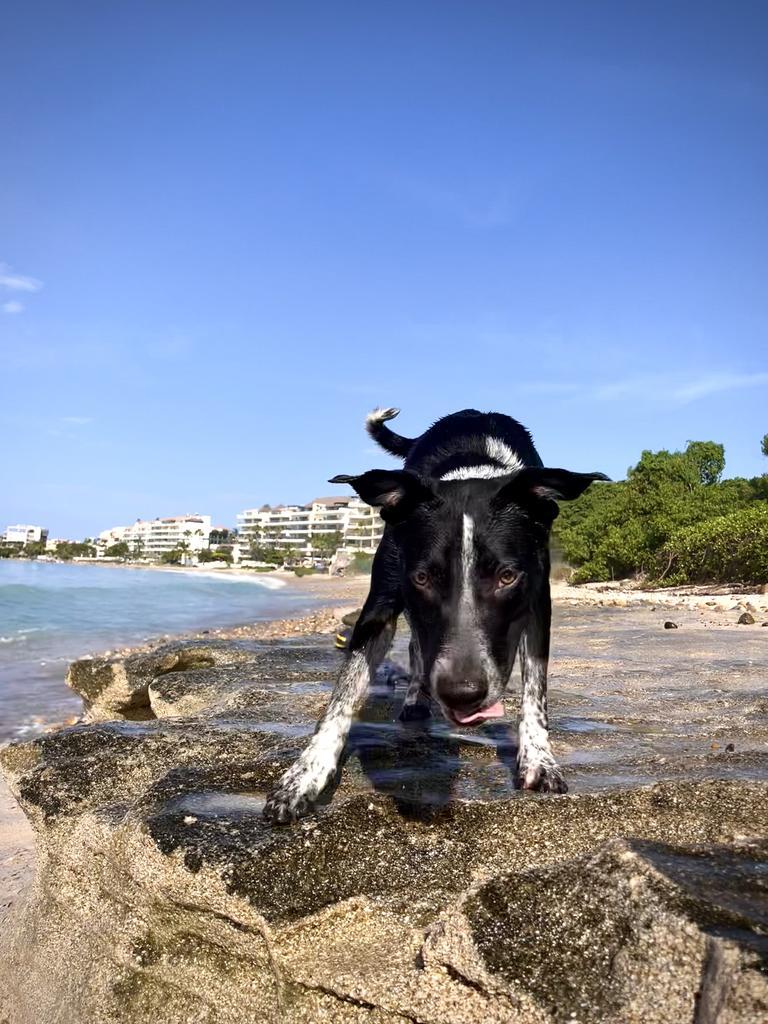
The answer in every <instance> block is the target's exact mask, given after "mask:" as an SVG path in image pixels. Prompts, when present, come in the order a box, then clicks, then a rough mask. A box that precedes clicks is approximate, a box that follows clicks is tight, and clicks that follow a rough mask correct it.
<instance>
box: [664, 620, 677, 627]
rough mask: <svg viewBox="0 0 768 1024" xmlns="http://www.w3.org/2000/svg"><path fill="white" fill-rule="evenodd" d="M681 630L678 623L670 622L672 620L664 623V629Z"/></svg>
mask: <svg viewBox="0 0 768 1024" xmlns="http://www.w3.org/2000/svg"><path fill="white" fill-rule="evenodd" d="M679 628H680V627H679V626H678V624H677V623H676V622H672V621H670V619H667V621H666V622H665V623H664V629H679Z"/></svg>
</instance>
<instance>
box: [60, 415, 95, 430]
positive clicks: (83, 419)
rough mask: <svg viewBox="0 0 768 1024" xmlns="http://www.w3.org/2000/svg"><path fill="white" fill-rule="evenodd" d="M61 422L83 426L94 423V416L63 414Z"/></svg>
mask: <svg viewBox="0 0 768 1024" xmlns="http://www.w3.org/2000/svg"><path fill="white" fill-rule="evenodd" d="M61 422H62V423H70V424H72V425H73V426H77V427H83V426H85V425H86V424H87V423H93V417H92V416H62V417H61Z"/></svg>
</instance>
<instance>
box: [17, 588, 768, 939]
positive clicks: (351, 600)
mask: <svg viewBox="0 0 768 1024" xmlns="http://www.w3.org/2000/svg"><path fill="white" fill-rule="evenodd" d="M279 577H280V579H282V580H283V581H284V582H285V584H286V586H289V587H295V588H297V589H300V590H301V591H302V592H304V593H306V594H308V595H312V597H313V598H315V599H318V600H319V601H320V602H321V603H320V605H319V607H318V608H317V609H316V610H315V611H313V612H312V613H311V614H309V615H306V616H303V617H301V618H296V619H281V620H275V621H269V622H259V623H255V624H243V625H241V626H235V627H226V628H222V629H212V630H206V631H203V632H200V633H196V634H190V635H193V636H210V637H218V638H222V639H224V638H247V639H264V640H267V639H278V638H283V637H291V636H295V635H302V636H309V635H313V634H330V633H333V632H335V631H336V629H337V628H338V626H339V624H340V618H341V616H342V615H343V614H344V613H345V612H346V611H350V610H352V609H354V608H357V607H359V606H360V605H361V604H362V602H363V600H364V598H365V595H366V594H367V591H368V586H369V578H368V577H365V576H358V577H348V578H331V577H328V576H320V575H318V576H305V577H302V578H300V579H299V578H296V577H292V576H288V575H286V574H279ZM553 597H554V601H555V604H556V605H561V606H568V605H579V606H585V605H586V606H590V605H592V606H595V608H596V609H597V608H601V607H602V608H626V609H628V610H631V609H633V608H634V609H637V608H641V607H642V608H644V609H646V610H652V611H658V614H659V628H663V624H664V621H666V620H672V621H674V620H675V617H676V615H675V613H676V612H677V619H678V622H679V625H680V628H685V629H719V628H724V629H726V628H727V629H732V628H733V627H734V626H735V625H736V624H737V623H738V619H739V617H740V616H741V615H742V614H743V613H744V612H749V613H750V614H751V616H752V617H753V618H754V620H755V623H754V625H751V626H743V627H739V628H744V629H751V630H755V629H759V628H760V626H761V625H766V626H768V594H764V593H760V592H756V591H751V592H740V591H738V590H737V589H736V588H734V589H732V590H730V591H728V590H727V588H711V589H707V588H670V589H667V590H643V589H638V588H635V587H630V586H627V585H626V584H624V585H619V584H590V585H586V586H579V587H573V586H570V585H569V584H567V583H562V582H556V583H554V584H553ZM765 636H766V640H767V641H768V632H766V634H765ZM112 653H123V652H112ZM560 667H561V668H562V667H565V666H560ZM33 869H34V846H33V841H32V830H31V828H30V826H29V825H28V823H27V821H26V818H25V817H24V815H23V813H22V812H21V810H20V809H19V807H18V805H17V804H16V801H15V800H14V798H13V796H12V795H11V793H10V792H9V790H8V788H7V786H6V785H5V783H4V782H2V780H0V928H2V922H3V918H4V915H5V914H7V912H8V910H9V908H10V907H11V906H12V905H13V904H14V903H16V902H17V901H18V900H19V899H20V898H21V897H22V895H23V892H24V889H25V887H26V885H27V883H28V881H29V879H30V878H31V875H32V871H33Z"/></svg>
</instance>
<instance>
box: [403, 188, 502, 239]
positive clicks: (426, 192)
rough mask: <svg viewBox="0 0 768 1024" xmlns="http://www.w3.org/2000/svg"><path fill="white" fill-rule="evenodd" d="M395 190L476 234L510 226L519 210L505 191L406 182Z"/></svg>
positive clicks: (500, 189)
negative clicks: (458, 222)
mask: <svg viewBox="0 0 768 1024" xmlns="http://www.w3.org/2000/svg"><path fill="white" fill-rule="evenodd" d="M395 188H396V190H397V191H398V192H400V193H401V194H403V195H405V196H406V197H407V198H408V199H410V200H411V201H412V202H415V203H417V204H418V205H419V206H425V207H427V208H429V209H431V210H432V211H433V212H434V213H437V214H439V215H441V216H444V217H448V218H450V219H451V220H458V221H460V222H461V223H462V224H464V226H465V227H468V228H474V229H476V230H493V229H495V228H505V227H508V226H509V225H510V224H512V223H514V221H515V219H516V218H517V216H518V214H519V212H520V209H521V206H522V203H521V201H520V199H519V198H515V197H513V195H512V193H511V191H510V189H509V188H507V187H498V186H491V187H489V188H487V189H472V190H470V189H465V188H455V189H454V188H448V187H445V186H442V185H436V184H432V183H422V182H416V181H406V182H397V183H396V185H395Z"/></svg>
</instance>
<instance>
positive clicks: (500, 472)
mask: <svg viewBox="0 0 768 1024" xmlns="http://www.w3.org/2000/svg"><path fill="white" fill-rule="evenodd" d="M508 473H509V470H508V469H506V468H505V467H504V466H491V465H490V464H489V463H487V462H486V463H484V464H483V465H482V466H460V467H459V468H458V469H452V470H451V471H450V473H446V474H445V475H444V476H441V477H440V479H441V480H490V479H491V478H492V477H494V476H506V475H507V474H508Z"/></svg>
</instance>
